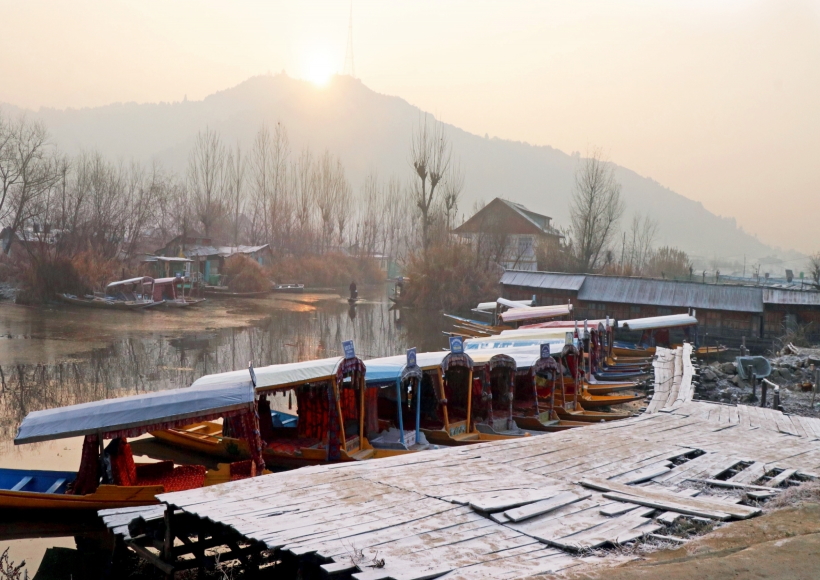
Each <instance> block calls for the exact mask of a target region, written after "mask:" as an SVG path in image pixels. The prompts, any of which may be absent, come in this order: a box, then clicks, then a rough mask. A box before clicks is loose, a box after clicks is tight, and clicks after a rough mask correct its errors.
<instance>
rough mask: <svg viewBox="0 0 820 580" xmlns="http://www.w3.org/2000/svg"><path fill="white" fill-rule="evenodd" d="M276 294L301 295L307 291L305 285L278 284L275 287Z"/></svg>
mask: <svg viewBox="0 0 820 580" xmlns="http://www.w3.org/2000/svg"><path fill="white" fill-rule="evenodd" d="M273 291H274V292H282V293H288V294H301V293H302V292H304V291H305V285H304V284H276V285H274V287H273Z"/></svg>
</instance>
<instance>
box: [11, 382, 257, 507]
mask: <svg viewBox="0 0 820 580" xmlns="http://www.w3.org/2000/svg"><path fill="white" fill-rule="evenodd" d="M214 414H216V415H227V416H228V417H238V418H241V420H242V421H243V422H245V423H247V424H249V425H250V424H251V423H252V422H253V418H254V417H255V414H254V409H253V390H252V388H250V387H249V386H245V385H238V386H237V385H231V386H228V387H225V386H218V387H206V388H188V389H175V390H169V391H160V392H156V393H147V394H143V395H135V396H132V397H122V398H119V399H110V400H103V401H95V402H93V403H83V404H80V405H72V406H69V407H62V408H56V409H47V410H45V411H35V412H32V413H29V414H28V415H27V416H26V418H25V419H24V420H23V422H22V424H21V425H20V429H19V430H18V433H17V437H16V438H15V440H14V443H15V444H16V445H20V444H25V443H34V442H38V441H48V440H53V439H60V438H65V437H76V436H80V435H83V436H85V439H84V441H83V451H82V459H81V462H80V468H79V470H78V471H77V472H67V471H44V470H42V471H40V470H38V471H33V470H13V469H4V470H0V509H3V508H15V509H19V508H25V509H95V510H98V509H106V508H115V507H130V506H140V505H149V504H153V503H157V500H156V495H157V494H160V493H164V492H169V491H182V490H185V489H192V488H195V487H202V486H205V485H213V484H215V483H220V482H223V481H226V477H227V478H228V479H237V478H242V477H250V476H252V475H255V474H256V473H262V470H263V468H264V464H263V463H262V459H261V454H260V453H259V449H260V447H261V444H260V443H259V442H258V432H257V433H256V434H255V433H254V431H253V429H252V428H248V429H246V430H245V431H246V432H247V436H246V438H245V441H246V442H248V443H246V444H247V445H248V448H249V449H251V450H253V449H256V452H254V453H252V456H253V459H252V460H250V461H245V462H234V463H231V464H230V465H223V466H220V469H218V470H210V471H209V470H207V469H206V468H205V467H204V466H201V465H180V466H175V465H174V463H173V462H172V461H161V462H158V463H142V464H141V463H136V462H134V460H133V456H132V454H131V448H130V445H129V443H128V442H127V439H126V437H135V436H138V435H140V434H142V433H145V432H148V431H151V430H155V429H157V428H158V427H160V426H168V425H178V426H183V425H185V424H187V423H189V422H191V421H198V420H201V419H202V418H207V417H210V416H213V415H214ZM254 438H256V439H254ZM104 439H110V440H111V443H110V444H109V445H108V446H107V447H106V448H103V440H104ZM254 440H256V441H257V442H256V443H251V442H252V441H254ZM103 454H105V456H106V457H107V464H108V465H110V466H111V469H110V477H111V479H109V472H108V471H106V472H102V471H101V469H100V464H101V461H100V458H101V457H102V455H103Z"/></svg>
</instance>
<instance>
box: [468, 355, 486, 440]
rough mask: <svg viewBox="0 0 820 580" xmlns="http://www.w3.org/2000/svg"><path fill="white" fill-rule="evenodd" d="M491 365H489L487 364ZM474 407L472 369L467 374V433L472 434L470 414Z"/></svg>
mask: <svg viewBox="0 0 820 580" xmlns="http://www.w3.org/2000/svg"><path fill="white" fill-rule="evenodd" d="M487 364H489V363H487ZM472 406H473V369H472V368H470V371H469V372H468V373H467V430H466V431H465V432H466V433H471V432H472V431H470V414H471V413H472Z"/></svg>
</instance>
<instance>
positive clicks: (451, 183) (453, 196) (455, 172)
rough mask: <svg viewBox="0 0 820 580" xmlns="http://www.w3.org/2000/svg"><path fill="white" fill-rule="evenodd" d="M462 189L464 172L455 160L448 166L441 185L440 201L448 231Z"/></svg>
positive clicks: (456, 211) (456, 210) (454, 216)
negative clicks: (448, 168)
mask: <svg viewBox="0 0 820 580" xmlns="http://www.w3.org/2000/svg"><path fill="white" fill-rule="evenodd" d="M463 189H464V172H463V171H462V169H461V163H460V162H459V161H456V162H455V163H453V164H452V166H451V167H450V170H449V171H448V173H447V177H446V179H445V180H444V184H443V185H442V202H443V204H444V212H445V215H446V220H447V231H448V232H449V231H450V230H452V229H453V226H454V223H453V222H454V220H455V219H456V214H457V213H458V200H459V197H460V196H461V192H462V190H463Z"/></svg>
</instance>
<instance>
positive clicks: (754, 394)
mask: <svg viewBox="0 0 820 580" xmlns="http://www.w3.org/2000/svg"><path fill="white" fill-rule="evenodd" d="M751 375H752V400H754V399H756V398H757V375H756V374H754V373H751Z"/></svg>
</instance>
